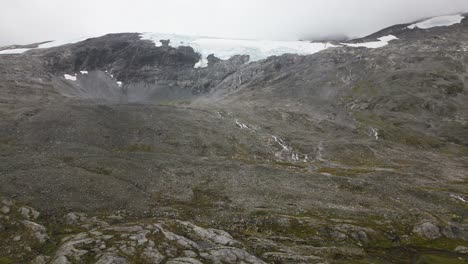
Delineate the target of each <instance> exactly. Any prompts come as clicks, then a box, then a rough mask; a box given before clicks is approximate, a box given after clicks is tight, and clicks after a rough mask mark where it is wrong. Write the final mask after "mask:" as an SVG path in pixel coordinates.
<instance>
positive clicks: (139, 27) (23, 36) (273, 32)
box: [0, 0, 468, 46]
mask: <svg viewBox="0 0 468 264" xmlns="http://www.w3.org/2000/svg"><path fill="white" fill-rule="evenodd" d="M460 11H468V0H164V1H163V0H12V1H7V0H4V1H2V3H1V6H0V46H4V45H9V44H26V43H33V42H39V41H45V40H56V39H69V38H80V37H86V36H96V35H99V34H105V33H110V32H161V33H179V34H190V35H202V36H213V37H227V38H250V39H275V40H297V39H305V38H308V39H310V38H320V37H326V36H328V35H347V36H351V37H358V36H364V35H367V34H370V33H373V32H375V31H377V30H379V29H382V28H384V27H387V26H391V25H393V24H397V23H407V22H412V21H413V20H416V19H419V18H422V17H429V16H436V15H442V14H451V13H457V12H460Z"/></svg>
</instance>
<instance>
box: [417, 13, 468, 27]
mask: <svg viewBox="0 0 468 264" xmlns="http://www.w3.org/2000/svg"><path fill="white" fill-rule="evenodd" d="M464 18H465V17H464V16H462V15H460V14H458V15H451V16H439V17H433V18H431V19H428V20H424V21H422V22H419V23H416V24H412V25H410V26H408V28H409V29H415V28H420V29H429V28H434V27H448V26H452V25H455V24H459V23H461V21H462V20H463V19H464Z"/></svg>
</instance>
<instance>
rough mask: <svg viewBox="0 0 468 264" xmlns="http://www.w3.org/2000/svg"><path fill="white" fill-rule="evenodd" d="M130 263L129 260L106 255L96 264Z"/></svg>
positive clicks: (110, 254)
mask: <svg viewBox="0 0 468 264" xmlns="http://www.w3.org/2000/svg"><path fill="white" fill-rule="evenodd" d="M128 263H129V262H128V261H127V259H125V258H123V257H120V256H117V255H115V254H112V253H106V254H104V255H102V256H101V257H100V258H99V259H98V261H96V264H128Z"/></svg>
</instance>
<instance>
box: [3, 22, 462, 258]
mask: <svg viewBox="0 0 468 264" xmlns="http://www.w3.org/2000/svg"><path fill="white" fill-rule="evenodd" d="M390 33H391V34H393V35H395V36H396V37H398V39H397V40H394V41H392V42H391V43H390V44H389V45H387V46H385V47H382V48H378V49H367V48H354V47H346V46H337V47H334V48H329V49H327V50H324V51H321V52H319V53H316V54H313V55H309V56H299V55H294V54H285V55H282V56H274V57H270V58H268V59H265V60H261V61H256V62H250V63H249V62H248V59H249V58H248V56H244V55H241V54H240V55H238V56H235V57H233V58H231V59H229V60H226V61H223V60H219V59H217V58H215V57H214V56H212V57H210V58H209V65H208V67H206V68H200V69H195V68H194V67H193V65H194V64H195V63H196V62H197V61H199V59H200V54H197V53H196V52H194V50H193V49H192V48H190V47H178V48H173V47H171V46H170V42H169V43H164V44H163V45H161V46H160V47H157V46H156V45H154V43H153V42H151V41H148V40H142V39H141V38H140V36H139V34H136V33H125V34H110V35H106V36H103V37H99V38H93V39H88V40H85V41H82V42H79V43H75V44H69V45H64V46H60V47H54V48H49V49H33V50H30V51H28V52H26V53H23V54H11V55H0V197H1V199H0V241H1V243H0V263H1V264H6V263H35V264H45V263H52V264H67V263H100V264H104V263H122V264H123V263H167V264H175V263H195V264H196V263H418V264H422V263H466V262H467V261H468V219H467V217H468V94H467V93H468V53H467V52H468V19H464V20H463V21H462V23H460V24H456V25H453V26H450V27H437V28H432V29H427V30H425V29H413V30H409V29H408V28H407V27H406V25H401V26H395V27H392V28H389V29H386V30H384V31H382V32H380V33H376V34H379V36H380V35H385V34H390ZM376 37H378V36H377V35H371V36H369V37H367V38H364V39H362V40H355V41H354V42H356V43H359V42H363V41H369V40H374V39H375V38H376ZM66 74H67V75H69V76H70V75H71V74H73V78H76V79H75V80H71V79H70V78H68V79H67V78H65V77H64V76H65V75H66ZM74 74H76V75H74Z"/></svg>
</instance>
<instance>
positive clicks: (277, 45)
mask: <svg viewBox="0 0 468 264" xmlns="http://www.w3.org/2000/svg"><path fill="white" fill-rule="evenodd" d="M141 39H143V40H151V41H153V42H154V43H155V45H156V46H157V47H161V46H162V42H161V41H164V40H170V42H169V45H170V46H171V47H174V48H178V47H180V46H189V47H192V48H193V49H194V51H195V52H197V53H199V54H200V55H201V59H200V61H199V62H197V63H196V64H195V65H194V68H204V67H207V66H208V60H207V58H208V56H209V55H211V54H213V55H214V56H216V57H217V58H219V59H221V60H228V59H230V58H232V57H233V56H235V55H249V56H250V61H258V60H262V59H266V58H268V57H270V56H278V55H282V54H286V53H291V54H298V55H309V54H314V53H317V52H319V51H321V50H324V49H327V48H331V47H335V46H334V45H332V44H329V43H311V42H307V41H265V40H236V39H222V38H210V37H196V36H182V35H175V34H158V33H143V34H141Z"/></svg>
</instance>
